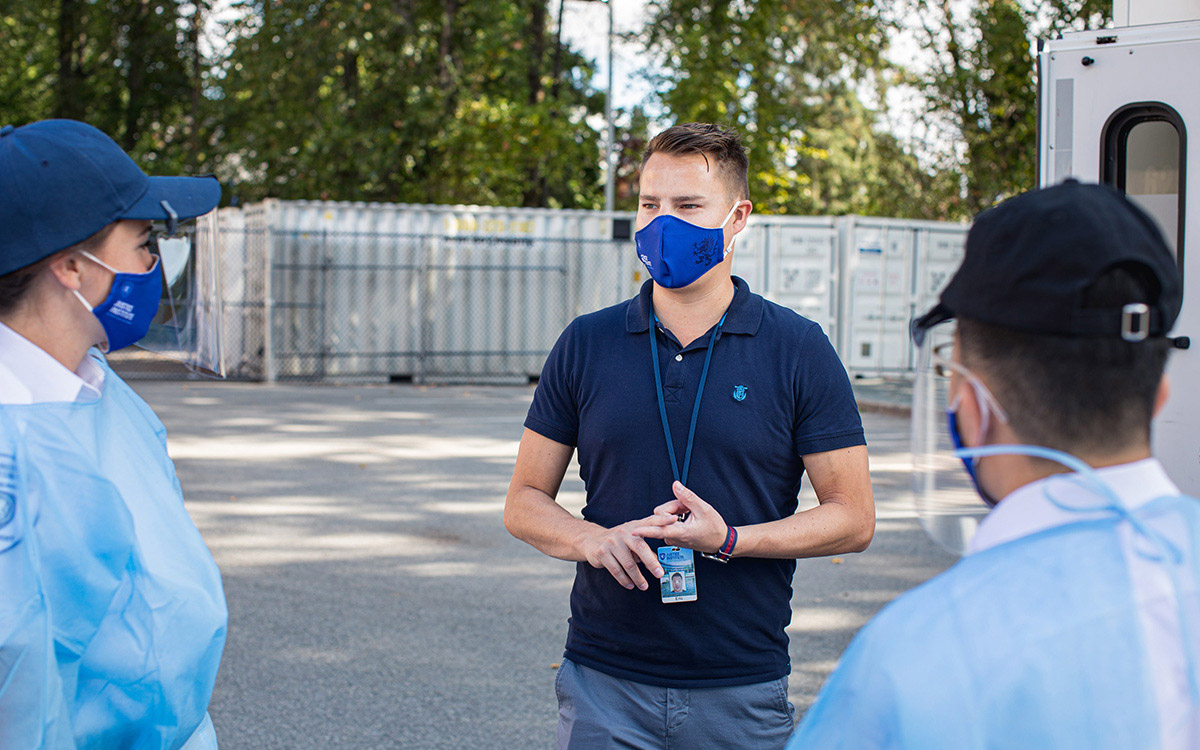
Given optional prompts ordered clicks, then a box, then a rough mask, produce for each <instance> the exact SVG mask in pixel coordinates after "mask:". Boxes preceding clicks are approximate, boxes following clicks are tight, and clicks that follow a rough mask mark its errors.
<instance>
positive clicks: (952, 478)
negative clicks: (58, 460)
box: [912, 320, 990, 555]
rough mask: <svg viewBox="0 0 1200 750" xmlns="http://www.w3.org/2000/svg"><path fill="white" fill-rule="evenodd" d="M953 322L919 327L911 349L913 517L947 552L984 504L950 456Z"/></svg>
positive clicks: (967, 533) (970, 532) (967, 532)
mask: <svg viewBox="0 0 1200 750" xmlns="http://www.w3.org/2000/svg"><path fill="white" fill-rule="evenodd" d="M954 329H955V323H954V321H953V320H948V321H945V322H943V323H940V324H938V325H936V326H933V327H931V328H929V329H927V330H926V331H925V336H924V339H923V340H922V341H921V344H920V346H919V347H918V349H917V369H916V373H915V379H914V381H913V408H912V487H913V499H914V502H915V504H916V512H917V518H918V519H919V520H920V522H921V527H922V528H923V529H924V530H925V533H926V534H927V535H928V536H929V538H930V539H932V540H933V541H934V542H936V543H937V544H938V546H940V547H943V548H944V549H946V550H947V551H949V552H952V553H954V554H956V555H962V554H964V553H965V552H966V550H967V545H968V544H969V543H970V541H971V537H973V536H974V535H975V531H976V529H977V528H978V527H979V523H980V521H982V520H983V518H984V516H986V515H987V514H988V511H989V510H990V507H989V506H988V505H987V503H985V502H984V501H983V498H981V497H980V496H979V493H978V492H976V490H975V486H974V484H973V483H972V482H971V477H970V476H969V475H968V474H967V471H966V468H965V467H964V466H963V462H962V459H960V458H958V457H957V456H955V455H954V448H955V446H954V443H953V442H952V441H951V439H950V432H949V426H948V423H947V409H948V407H949V406H950V403H949V392H950V376H951V375H952V373H953V370H952V367H953V366H952V364H951V360H952V357H953V347H954Z"/></svg>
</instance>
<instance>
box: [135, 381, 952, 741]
mask: <svg viewBox="0 0 1200 750" xmlns="http://www.w3.org/2000/svg"><path fill="white" fill-rule="evenodd" d="M133 385H134V387H135V389H136V390H137V391H138V392H140V393H141V394H142V395H143V396H144V397H145V398H146V399H147V401H149V402H150V404H151V406H153V407H154V409H155V410H156V411H157V412H158V414H159V416H160V417H161V418H162V420H163V422H164V423H165V424H166V426H167V428H168V433H169V448H170V452H171V455H172V456H173V458H174V459H175V462H176V466H177V468H178V472H179V477H180V481H181V482H182V485H183V489H184V494H185V497H186V498H187V505H188V509H189V510H190V512H191V514H192V517H193V518H194V519H195V520H196V523H197V525H199V527H200V530H201V531H202V532H203V534H204V537H205V539H206V540H207V541H208V544H209V546H210V547H211V549H212V551H213V554H214V556H215V557H216V560H217V563H218V564H219V565H220V567H221V571H222V573H223V576H224V583H225V592H226V596H227V598H228V602H229V612H230V614H229V637H228V642H227V646H226V649H225V656H224V659H223V661H222V665H221V671H220V674H219V676H218V679H217V685H216V690H215V692H214V695H213V701H212V705H211V708H210V711H211V713H212V716H213V721H214V723H215V725H216V728H217V732H218V735H219V737H220V740H221V746H222V748H223V750H238V749H240V748H289V749H294V750H301V749H304V748H322V749H328V748H456V749H457V748H463V747H470V748H546V747H553V744H554V735H555V723H556V718H557V717H556V705H555V698H554V688H553V681H554V668H555V667H556V666H557V664H558V663H559V661H560V660H561V658H562V649H563V643H564V641H565V638H566V620H567V616H568V614H569V609H568V594H569V592H570V588H571V581H572V577H573V575H574V566H573V564H571V563H566V562H562V561H558V560H554V559H550V558H547V557H545V556H543V555H541V554H540V553H538V552H537V551H536V550H534V549H532V548H531V547H528V546H527V545H525V544H523V543H522V542H519V541H517V540H515V539H513V538H512V537H510V536H509V535H508V533H507V532H506V531H505V530H504V526H503V523H502V520H501V513H502V510H503V506H504V495H505V492H506V490H507V487H508V481H509V478H510V476H511V473H512V464H513V461H514V459H515V457H516V450H517V443H518V440H519V439H520V436H521V430H522V426H521V424H522V421H523V419H524V415H525V411H526V410H527V408H528V405H529V401H530V399H531V398H532V395H533V388H532V387H516V386H511V387H497V386H494V387H421V386H411V385H391V386H389V385H366V386H340V387H335V386H306V385H263V384H238V383H207V382H188V383H180V382H149V381H142V382H135V383H133ZM885 411H886V410H885ZM864 423H865V425H866V429H867V438H868V442H869V444H870V448H869V450H870V454H871V474H872V480H873V483H874V488H875V498H876V502H877V507H878V519H879V520H878V525H877V531H876V536H875V541H874V543H873V544H872V546H871V548H870V549H869V550H868V551H867V552H865V553H862V554H854V555H843V556H839V557H837V558H832V559H831V558H824V559H815V560H805V561H801V562H800V563H799V565H798V568H797V572H796V577H795V581H794V585H795V594H794V596H793V599H792V607H793V618H792V624H791V626H790V628H789V629H788V632H789V634H790V636H791V639H792V645H791V655H792V665H793V666H792V677H791V691H790V692H791V699H792V702H793V703H794V704H795V705H796V708H797V711H798V713H800V712H802V711H803V710H804V709H806V708H807V707H808V706H809V705H810V704H811V702H812V700H813V698H814V697H815V696H816V692H817V690H818V689H819V688H820V685H821V683H822V681H823V680H824V679H825V677H826V676H827V675H828V674H829V672H830V671H831V670H832V669H833V667H834V665H835V663H836V661H837V658H838V656H839V655H840V654H841V652H842V650H843V649H844V648H845V646H846V645H847V644H848V643H849V641H850V639H851V638H852V637H853V635H854V633H855V631H856V630H857V629H858V628H859V627H860V626H861V625H862V624H863V623H864V622H866V621H867V619H868V618H869V617H870V616H871V615H872V614H873V613H874V612H876V611H877V610H878V609H879V608H881V607H882V606H883V605H885V604H886V603H887V602H889V601H890V600H891V599H893V598H894V597H895V596H897V595H898V594H899V593H901V592H903V591H905V590H907V589H909V588H911V587H913V586H915V585H917V584H919V583H920V582H922V581H924V580H926V579H928V578H929V577H931V576H932V575H934V574H936V573H938V572H939V571H941V570H942V569H944V568H945V567H947V566H948V565H950V564H951V563H952V562H953V558H951V557H950V556H949V555H947V554H945V553H943V552H941V551H940V550H939V549H938V548H936V547H935V546H934V545H933V544H932V543H931V542H929V541H928V540H927V539H926V538H925V536H924V534H923V533H922V532H921V531H920V529H919V527H918V525H917V522H916V520H915V518H914V517H913V514H912V512H911V508H910V503H909V501H908V498H907V489H908V476H907V473H906V461H907V438H908V423H907V420H905V419H903V418H901V417H899V416H895V415H893V414H889V413H880V412H878V411H870V410H867V409H864ZM560 500H561V501H562V502H563V504H564V505H566V506H567V507H568V508H570V509H572V510H575V511H578V509H579V508H580V507H581V506H582V504H583V485H582V482H581V481H580V480H579V476H578V468H577V467H576V466H572V468H571V469H570V470H569V471H568V475H567V480H566V481H565V482H564V484H563V488H562V491H561V493H560ZM802 502H808V503H812V502H815V501H814V500H813V498H812V495H811V490H810V489H808V488H807V487H806V490H805V495H804V497H802Z"/></svg>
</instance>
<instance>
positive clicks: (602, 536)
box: [581, 482, 728, 591]
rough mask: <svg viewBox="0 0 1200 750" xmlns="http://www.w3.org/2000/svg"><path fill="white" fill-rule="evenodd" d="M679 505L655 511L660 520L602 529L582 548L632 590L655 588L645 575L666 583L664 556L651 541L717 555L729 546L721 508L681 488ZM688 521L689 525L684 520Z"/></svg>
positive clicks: (675, 488)
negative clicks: (663, 576)
mask: <svg viewBox="0 0 1200 750" xmlns="http://www.w3.org/2000/svg"><path fill="white" fill-rule="evenodd" d="M671 490H672V491H673V492H674V493H675V499H674V500H671V501H669V502H666V503H663V504H662V505H660V506H658V507H657V508H655V509H654V515H651V516H647V517H645V518H642V519H638V520H635V521H629V522H627V523H623V524H621V525H620V526H614V527H613V528H611V529H599V530H598V531H597V532H596V533H595V534H593V535H591V536H589V537H588V538H586V539H584V540H583V541H582V542H581V547H582V551H583V553H584V557H585V558H586V559H587V561H588V563H589V564H590V565H591V566H592V567H594V568H605V569H607V570H608V572H609V573H611V574H612V577H613V578H615V579H616V580H617V583H619V584H621V585H622V586H624V587H625V588H627V589H630V590H632V589H633V588H634V587H635V586H636V587H637V588H639V589H641V590H643V591H645V590H646V589H647V588H649V584H648V583H647V582H646V577H645V576H644V575H643V574H642V568H641V567H640V566H639V563H640V565H641V566H644V567H645V569H646V570H647V571H649V572H650V574H651V575H652V576H654V577H655V578H661V577H662V574H663V571H662V566H661V565H659V563H658V555H657V554H655V552H654V550H652V549H650V545H648V544H646V542H645V540H646V539H661V540H663V542H665V543H667V544H669V545H671V546H674V547H686V548H688V549H693V550H696V551H697V552H716V551H717V550H718V549H720V547H721V545H722V544H724V543H725V537H726V534H727V532H728V526H727V525H726V523H725V519H723V518H722V517H721V514H720V513H718V512H717V510H716V509H715V508H713V507H712V506H711V505H709V504H708V503H707V502H705V501H704V500H703V499H702V498H701V497H700V496H699V495H697V494H696V493H695V492H692V491H691V490H689V489H688V488H687V487H684V486H683V485H682V484H680V483H679V482H675V483H674V484H673V485H672V486H671ZM680 518H683V519H684V520H682V521H681V520H680Z"/></svg>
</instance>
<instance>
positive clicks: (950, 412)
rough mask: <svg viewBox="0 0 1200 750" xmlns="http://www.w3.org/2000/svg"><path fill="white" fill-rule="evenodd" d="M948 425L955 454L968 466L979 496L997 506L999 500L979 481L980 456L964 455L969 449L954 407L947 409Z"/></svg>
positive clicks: (969, 474)
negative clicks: (977, 470)
mask: <svg viewBox="0 0 1200 750" xmlns="http://www.w3.org/2000/svg"><path fill="white" fill-rule="evenodd" d="M946 426H947V428H948V429H949V431H950V442H951V443H953V444H954V451H955V455H958V457H959V460H961V461H962V462H963V466H964V467H966V469H967V476H969V477H971V484H973V485H975V491H976V492H978V493H979V496H980V497H982V498H983V501H984V502H985V503H987V504H988V505H990V506H991V507H993V508H994V507H996V503H997V502H999V501H998V500H996V499H995V498H993V497H992V496H991V495H989V494H988V493H987V492H986V491H985V490H984V489H983V485H981V484H980V483H979V476H978V474H977V472H976V468H977V467H978V465H979V458H978V457H976V456H973V455H972V456H967V455H962V452H963V451H965V450H967V447H966V445H965V444H964V443H963V440H962V435H961V434H960V433H959V431H958V412H956V411H955V410H954V409H947V410H946Z"/></svg>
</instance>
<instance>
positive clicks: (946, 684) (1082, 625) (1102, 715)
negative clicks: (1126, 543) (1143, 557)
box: [788, 497, 1200, 750]
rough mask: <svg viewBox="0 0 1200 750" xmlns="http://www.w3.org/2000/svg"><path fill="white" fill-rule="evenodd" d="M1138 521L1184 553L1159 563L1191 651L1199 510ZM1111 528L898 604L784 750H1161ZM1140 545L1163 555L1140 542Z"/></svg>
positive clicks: (947, 577) (992, 556) (1000, 559)
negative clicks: (1173, 586)
mask: <svg viewBox="0 0 1200 750" xmlns="http://www.w3.org/2000/svg"><path fill="white" fill-rule="evenodd" d="M1135 514H1136V515H1137V517H1138V518H1139V519H1141V520H1142V521H1144V522H1145V523H1146V524H1147V526H1149V527H1150V528H1152V529H1156V530H1158V531H1161V532H1166V533H1167V535H1168V536H1170V538H1171V539H1173V540H1175V542H1176V543H1175V545H1174V550H1175V551H1177V552H1178V553H1179V557H1178V558H1176V559H1175V560H1174V561H1169V560H1166V559H1164V560H1163V562H1162V564H1164V565H1170V566H1171V568H1172V573H1173V576H1174V579H1175V581H1176V582H1177V584H1178V589H1177V595H1178V604H1179V606H1180V608H1181V610H1182V611H1184V614H1185V617H1186V619H1187V620H1188V621H1189V622H1190V631H1189V630H1188V626H1185V630H1184V633H1185V638H1186V639H1188V641H1189V645H1190V647H1191V648H1192V649H1196V650H1200V643H1196V634H1197V632H1198V629H1197V626H1200V622H1198V621H1197V620H1198V619H1200V618H1198V616H1200V594H1198V593H1197V591H1198V586H1197V583H1198V582H1200V569H1198V566H1197V554H1196V551H1197V549H1198V545H1200V501H1197V500H1194V499H1192V498H1188V497H1169V498H1161V499H1159V500H1156V501H1153V502H1151V503H1149V504H1148V505H1146V506H1143V507H1142V508H1141V509H1140V510H1138V511H1136V512H1135ZM1121 523H1127V521H1120V520H1117V519H1115V518H1114V519H1111V520H1098V521H1095V520H1094V521H1081V522H1076V523H1072V524H1069V525H1066V526H1059V527H1056V528H1052V529H1047V530H1044V531H1041V532H1039V533H1036V534H1032V535H1030V536H1027V537H1024V538H1021V539H1017V540H1014V541H1011V542H1008V543H1005V544H1001V545H998V546H996V547H992V548H990V549H986V550H983V551H981V552H978V553H976V554H973V555H971V556H969V557H966V558H964V559H963V560H961V561H960V562H959V563H958V564H956V565H955V566H954V567H952V568H951V569H950V570H948V571H946V572H945V573H943V574H942V575H939V576H937V577H936V578H934V579H932V580H930V581H928V582H927V583H925V584H924V585H922V586H920V587H918V588H916V589H914V590H912V591H910V592H909V593H907V594H905V595H904V596H902V597H901V598H899V599H897V600H896V601H895V602H893V603H892V604H891V605H889V606H888V607H886V608H885V609H884V610H883V611H882V612H880V614H879V615H878V616H877V617H876V618H875V619H874V620H872V621H871V622H870V623H868V624H867V625H866V626H865V627H864V628H863V629H862V631H860V633H859V634H858V636H857V637H856V638H855V639H854V641H853V642H852V643H851V644H850V646H849V648H848V649H847V650H846V652H845V654H844V655H843V656H842V660H841V663H840V664H839V666H838V668H837V670H836V671H835V672H834V673H833V675H832V676H830V678H829V680H828V682H826V684H825V686H824V688H823V689H822V690H821V693H820V695H819V696H818V697H817V701H816V703H815V704H814V705H813V707H812V708H811V709H810V710H809V711H808V713H807V714H806V715H805V717H804V720H803V721H802V722H801V724H800V727H799V728H798V729H797V732H796V734H795V735H794V736H793V738H792V741H791V743H790V744H789V745H788V748H789V750H795V749H797V748H814V749H818V748H819V749H820V750H835V749H837V748H845V749H847V750H849V749H850V748H853V749H854V750H871V749H873V748H912V749H913V750H917V749H919V750H940V749H942V748H945V749H946V750H950V748H953V749H954V750H982V749H983V748H989V749H990V750H1001V749H1004V748H1012V749H1013V750H1016V749H1017V748H1020V749H1021V750H1028V749H1029V748H1055V749H1056V750H1072V749H1076V748H1077V749H1078V750H1103V749H1106V748H1113V749H1116V748H1128V749H1129V750H1135V749H1136V750H1145V749H1146V748H1155V747H1158V746H1159V734H1160V732H1159V719H1158V708H1157V705H1156V699H1155V693H1154V686H1153V685H1152V684H1151V679H1152V678H1151V675H1150V666H1149V663H1150V659H1149V658H1148V656H1147V652H1146V644H1145V642H1144V639H1143V636H1142V632H1141V626H1140V625H1139V620H1138V610H1137V606H1136V604H1135V602H1134V599H1133V593H1132V591H1133V590H1132V587H1131V585H1130V573H1129V568H1128V565H1127V562H1126V559H1125V557H1124V555H1123V553H1122V545H1121V543H1120V540H1119V538H1118V537H1119V533H1118V527H1119V525H1120V524H1121ZM1139 548H1140V549H1141V551H1142V552H1143V553H1144V554H1147V555H1153V556H1158V555H1162V554H1163V551H1162V549H1161V547H1160V546H1159V545H1156V544H1154V543H1152V542H1150V541H1148V540H1146V539H1144V538H1143V539H1141V540H1140V541H1139ZM1166 557H1169V555H1168V556H1166ZM1189 633H1190V634H1189ZM1193 653H1195V652H1193ZM1195 667H1196V665H1195V663H1193V664H1192V665H1191V668H1192V674H1193V676H1194V675H1195Z"/></svg>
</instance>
